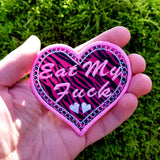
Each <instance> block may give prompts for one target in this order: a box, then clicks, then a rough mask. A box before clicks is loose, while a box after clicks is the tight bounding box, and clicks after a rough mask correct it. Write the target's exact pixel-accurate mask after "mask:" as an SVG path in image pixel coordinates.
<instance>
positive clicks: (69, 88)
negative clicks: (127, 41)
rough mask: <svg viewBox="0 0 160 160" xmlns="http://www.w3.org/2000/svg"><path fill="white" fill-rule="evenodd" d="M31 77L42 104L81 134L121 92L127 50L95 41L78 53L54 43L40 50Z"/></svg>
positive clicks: (127, 75) (128, 75)
mask: <svg viewBox="0 0 160 160" xmlns="http://www.w3.org/2000/svg"><path fill="white" fill-rule="evenodd" d="M30 79H31V86H32V89H33V92H34V93H35V95H36V97H37V98H38V99H39V100H40V101H41V102H42V103H43V104H44V106H46V107H47V108H48V109H49V110H51V111H52V112H53V113H55V114H56V115H57V116H59V117H60V118H61V119H62V120H64V121H65V122H66V123H68V124H69V125H70V126H71V127H72V128H73V129H74V130H75V131H76V132H77V133H78V134H79V135H80V136H82V135H84V134H85V132H86V131H87V130H88V129H89V127H91V126H92V125H93V124H94V123H95V122H96V121H97V120H98V119H99V118H100V117H102V116H103V115H104V114H105V113H106V112H107V111H108V110H109V109H111V108H112V107H113V106H114V105H115V104H116V103H117V102H118V101H119V100H120V98H121V97H122V96H123V95H124V93H125V92H126V90H127V88H128V86H129V83H130V79H131V67H130V62H129V60H128V57H127V55H126V53H125V52H124V51H123V50H122V49H121V48H120V47H118V46H117V45H115V44H112V43H109V42H104V41H100V42H95V43H93V44H91V45H89V46H88V47H86V48H85V49H84V50H83V51H81V53H79V54H78V53H76V52H75V51H74V49H72V48H71V47H69V46H67V45H62V44H55V45H51V46H48V47H46V48H44V49H43V50H41V51H40V53H39V55H38V56H37V58H36V60H35V62H34V64H33V66H32V70H31V75H30Z"/></svg>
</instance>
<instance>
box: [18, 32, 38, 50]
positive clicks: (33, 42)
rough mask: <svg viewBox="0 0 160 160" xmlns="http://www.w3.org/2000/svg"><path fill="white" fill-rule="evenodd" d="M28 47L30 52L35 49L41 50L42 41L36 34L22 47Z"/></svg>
mask: <svg viewBox="0 0 160 160" xmlns="http://www.w3.org/2000/svg"><path fill="white" fill-rule="evenodd" d="M21 48H22V49H23V50H24V48H26V49H27V52H28V53H31V52H33V51H35V52H39V51H40V48H41V41H40V39H39V38H38V37H37V36H36V35H31V36H30V37H29V38H28V39H27V40H26V41H25V42H24V43H23V44H22V45H21V46H20V49H21Z"/></svg>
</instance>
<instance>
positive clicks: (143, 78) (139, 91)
mask: <svg viewBox="0 0 160 160" xmlns="http://www.w3.org/2000/svg"><path fill="white" fill-rule="evenodd" d="M151 89H152V81H151V79H150V78H149V77H148V76H147V75H145V74H142V73H139V74H136V75H134V76H133V77H132V80H131V83H130V86H129V88H128V91H127V92H129V93H132V94H134V95H136V97H141V96H143V95H146V94H148V93H149V92H150V91H151Z"/></svg>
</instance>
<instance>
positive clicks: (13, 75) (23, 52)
mask: <svg viewBox="0 0 160 160" xmlns="http://www.w3.org/2000/svg"><path fill="white" fill-rule="evenodd" d="M39 50H40V40H39V39H38V38H37V37H36V36H31V37H30V38H28V39H27V40H26V41H25V42H24V43H23V44H22V45H21V46H20V47H18V48H17V49H15V50H14V51H12V52H11V53H10V54H8V55H7V56H6V57H5V58H4V59H2V60H1V61H0V86H7V87H11V86H12V85H13V84H15V83H16V82H17V81H19V80H21V79H22V78H23V77H24V76H26V75H27V74H28V73H29V71H30V69H31V66H32V63H33V61H34V59H35V58H36V56H37V53H38V52H39Z"/></svg>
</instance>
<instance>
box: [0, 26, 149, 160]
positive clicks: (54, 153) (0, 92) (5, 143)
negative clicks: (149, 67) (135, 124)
mask: <svg viewBox="0 0 160 160" xmlns="http://www.w3.org/2000/svg"><path fill="white" fill-rule="evenodd" d="M99 40H103V41H110V42H112V43H115V44H117V45H119V46H120V47H123V46H125V45H126V44H127V43H128V42H129V40H130V33H129V31H128V30H127V29H126V28H124V27H121V26H119V27H115V28H112V29H110V30H108V31H106V32H103V33H102V34H100V35H98V36H97V37H95V38H93V39H91V40H90V41H88V42H86V43H84V44H82V45H80V46H78V47H76V48H75V50H76V51H77V52H80V51H81V50H82V49H83V48H84V47H85V46H87V45H88V44H90V43H92V42H95V41H99ZM39 50H40V41H39V39H38V38H37V37H35V36H31V37H30V38H29V39H28V40H27V41H26V42H25V43H24V44H22V45H21V46H20V47H19V48H17V49H16V50H14V51H13V52H11V53H10V54H9V55H8V56H6V57H5V58H4V59H3V60H1V61H0V75H1V76H0V126H1V127H0V159H2V160H28V159H30V160H44V159H46V160H54V159H55V160H57V159H58V160H64V159H65V160H71V159H74V158H75V157H76V156H77V155H78V154H79V153H80V152H81V151H82V150H83V149H84V148H86V147H87V146H88V145H90V144H92V143H94V142H95V141H97V140H99V139H101V138H102V137H104V136H106V135H107V134H109V133H110V132H112V131H113V130H114V129H116V128H117V127H118V126H119V125H120V124H122V123H123V122H124V121H125V120H126V119H128V118H129V117H130V116H131V115H132V113H133V112H134V111H135V109H136V108H137V105H138V99H137V98H139V97H141V96H143V95H145V94H147V93H148V92H150V90H151V87H152V82H151V80H150V78H149V77H148V76H147V75H145V74H143V73H142V72H143V71H144V70H145V60H144V59H143V57H141V56H140V55H138V54H130V55H129V56H128V57H129V60H130V62H131V68H132V73H133V75H132V80H131V83H130V86H129V88H128V91H127V93H126V94H125V95H124V96H123V98H122V99H121V100H120V101H119V102H118V104H117V105H116V106H114V107H113V108H112V109H111V110H110V111H109V112H107V113H106V114H105V115H104V116H103V117H102V118H101V119H100V120H98V121H97V122H96V123H95V124H94V125H93V126H92V127H91V128H90V129H89V130H88V131H87V133H86V134H85V135H84V136H82V137H80V136H78V135H77V134H76V133H75V132H74V131H73V129H72V128H71V127H70V126H69V125H67V124H66V123H64V122H63V121H62V120H61V119H59V118H58V117H57V116H55V115H54V114H53V113H51V112H50V111H49V110H48V109H46V108H45V107H44V106H43V105H42V104H41V103H40V102H39V101H38V100H37V99H36V98H35V96H34V95H33V93H32V91H31V87H30V82H29V79H26V80H23V81H19V80H21V79H22V78H23V77H24V76H25V75H27V74H28V73H29V72H30V69H31V66H32V63H33V61H34V59H35V57H36V56H37V53H38V51H39Z"/></svg>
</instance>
